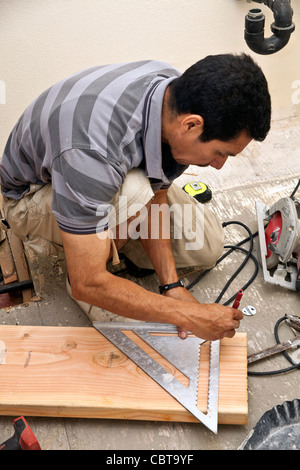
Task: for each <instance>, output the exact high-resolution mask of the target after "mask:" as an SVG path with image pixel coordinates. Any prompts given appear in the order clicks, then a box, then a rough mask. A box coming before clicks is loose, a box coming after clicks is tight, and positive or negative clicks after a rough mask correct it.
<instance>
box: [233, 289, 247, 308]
mask: <svg viewBox="0 0 300 470" xmlns="http://www.w3.org/2000/svg"><path fill="white" fill-rule="evenodd" d="M243 293H244V292H243V289H240V290H239V291H238V293H237V296H236V299H235V301H234V304H233V306H232V308H239V305H240V301H241V298H242V297H243Z"/></svg>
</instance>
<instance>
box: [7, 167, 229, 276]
mask: <svg viewBox="0 0 300 470" xmlns="http://www.w3.org/2000/svg"><path fill="white" fill-rule="evenodd" d="M153 196H154V194H153V191H152V188H151V186H150V183H149V180H148V178H147V177H146V176H145V173H144V172H143V171H142V170H139V169H134V170H131V171H130V172H129V173H128V174H127V175H126V178H125V180H124V184H123V185H122V187H121V188H120V190H119V192H118V193H117V195H116V196H115V197H114V198H113V200H112V201H111V204H112V212H111V224H110V225H111V227H112V233H113V232H114V227H115V225H117V224H120V223H122V222H125V221H126V219H127V218H128V217H130V216H132V215H134V214H135V213H136V212H137V211H140V216H139V220H138V221H139V224H137V223H136V222H135V223H134V224H133V227H132V233H131V235H132V236H131V238H130V239H129V241H128V242H127V243H126V244H125V246H124V247H123V248H122V250H121V252H122V253H124V254H125V255H126V256H127V257H128V258H129V259H130V260H131V261H132V262H133V263H135V264H136V265H137V266H139V267H141V268H152V264H151V261H150V259H149V257H148V256H147V254H146V253H145V251H144V250H143V248H142V246H141V244H140V241H139V237H142V236H143V233H142V229H141V227H142V226H143V224H146V225H148V221H147V217H148V213H147V211H146V212H143V210H142V208H143V207H144V206H145V205H146V204H147V203H148V202H149V201H151V199H152V198H153ZM167 196H168V205H169V208H166V207H164V210H169V214H170V226H167V227H165V235H166V237H167V236H170V237H171V243H172V249H173V254H174V259H175V263H176V266H177V267H178V268H182V267H188V266H197V267H199V269H207V268H210V267H212V266H214V265H215V263H216V261H217V259H218V258H219V257H220V255H221V254H222V251H223V244H224V234H223V228H222V225H221V223H220V221H219V220H218V219H217V217H216V216H215V214H214V213H213V212H212V211H210V210H209V209H207V207H206V206H205V205H203V204H200V203H198V202H197V201H196V200H195V199H194V198H193V197H191V196H189V195H188V194H186V193H185V192H184V191H183V190H182V189H181V188H180V187H179V186H177V185H176V184H172V185H171V187H170V188H169V190H168V194H167ZM2 202H3V207H2V211H3V215H4V218H5V219H6V221H7V222H8V224H9V226H10V227H11V229H12V230H13V231H14V233H15V234H16V235H17V236H18V237H19V238H20V239H21V240H23V242H24V244H25V245H27V246H29V247H30V248H31V249H33V250H34V251H35V252H37V253H38V254H42V255H50V254H57V253H59V252H60V251H62V250H63V244H62V239H61V234H60V229H59V227H58V224H57V221H56V218H55V216H54V214H53V212H52V209H51V207H52V187H51V185H50V184H47V185H45V186H39V185H31V186H30V191H29V192H28V193H27V194H26V195H25V196H24V197H23V198H22V199H21V200H19V201H16V200H14V199H8V198H6V197H3V201H2ZM156 210H157V212H156V211H155V210H154V209H153V210H152V213H159V211H160V208H159V207H157V208H156ZM152 225H153V227H154V229H155V224H154V223H153V224H152ZM152 225H151V228H152ZM139 230H140V232H139ZM151 236H153V237H156V238H157V234H156V232H155V233H153V234H152V233H151ZM113 247H114V243H113ZM114 262H115V263H117V262H118V255H117V253H116V250H114Z"/></svg>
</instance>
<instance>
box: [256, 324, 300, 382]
mask: <svg viewBox="0 0 300 470" xmlns="http://www.w3.org/2000/svg"><path fill="white" fill-rule="evenodd" d="M284 320H286V317H281V318H279V320H277V322H276V324H275V327H274V336H275V339H276V343H277V344H279V343H280V342H281V341H280V339H279V334H278V330H279V326H280V324H281V323H282V322H283V321H284ZM281 354H283V355H284V356H285V358H286V359H287V360H288V361H289V362H290V364H292V365H291V366H290V367H286V368H285V369H279V370H270V371H266V372H255V371H249V370H248V375H253V376H263V375H278V374H283V373H285V372H290V371H291V370H295V369H300V364H297V363H296V362H294V361H293V359H292V358H291V357H290V355H289V353H288V352H287V351H282V352H281Z"/></svg>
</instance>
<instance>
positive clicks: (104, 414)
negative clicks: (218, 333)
mask: <svg viewBox="0 0 300 470" xmlns="http://www.w3.org/2000/svg"><path fill="white" fill-rule="evenodd" d="M208 347H209V343H207V344H205V345H203V346H202V350H201V360H200V373H199V397H198V406H199V407H200V409H201V411H202V412H206V409H207V408H206V406H207V386H208V382H207V381H208V367H209V365H208V354H209V352H208ZM165 367H166V369H167V370H168V371H169V372H171V373H174V374H175V372H176V371H175V370H174V367H173V366H172V365H170V364H169V363H166V365H165ZM219 383H220V393H219V423H220V424H246V423H247V419H248V397H247V338H246V334H244V333H237V334H236V335H235V337H234V338H232V339H228V338H227V339H224V340H222V341H221V359H220V382H219ZM22 414H23V415H25V416H26V415H27V416H29V415H32V416H52V417H54V416H56V417H57V416H61V417H85V418H110V419H136V420H156V421H178V422H197V420H196V418H194V416H192V415H191V414H190V413H189V412H188V411H187V410H186V409H185V408H184V407H183V406H182V405H180V404H179V403H178V402H177V401H176V400H175V399H174V398H173V397H171V396H170V395H169V394H168V393H167V392H166V391H165V390H163V389H162V388H161V387H160V386H159V385H158V384H156V383H155V382H154V381H153V380H152V379H151V378H149V377H148V375H146V374H145V373H144V372H143V371H142V370H141V369H140V368H139V367H137V366H136V365H135V364H134V363H133V362H132V361H131V360H130V359H128V358H127V357H126V356H125V355H124V354H123V353H122V352H120V351H119V350H118V349H117V348H116V347H115V346H113V345H112V344H111V343H110V342H109V341H108V340H107V339H106V338H104V337H103V336H102V335H101V334H100V333H99V332H98V331H97V330H96V329H94V328H90V327H87V328H82V327H80V328H79V327H39V326H10V325H2V326H0V415H22Z"/></svg>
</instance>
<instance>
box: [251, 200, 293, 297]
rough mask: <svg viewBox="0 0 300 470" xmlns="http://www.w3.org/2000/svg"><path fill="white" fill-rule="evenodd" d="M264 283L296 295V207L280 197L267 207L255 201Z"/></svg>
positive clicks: (290, 201)
mask: <svg viewBox="0 0 300 470" xmlns="http://www.w3.org/2000/svg"><path fill="white" fill-rule="evenodd" d="M256 212H257V219H258V235H259V243H260V252H261V264H262V268H263V273H264V279H265V281H267V282H271V283H273V284H278V285H281V286H283V287H287V288H289V289H292V290H296V291H300V222H299V218H300V203H299V201H297V200H294V199H293V198H291V197H283V198H281V199H279V200H278V201H277V202H275V203H274V204H272V205H271V206H269V207H268V206H266V205H265V204H263V203H261V202H259V201H257V202H256Z"/></svg>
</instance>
